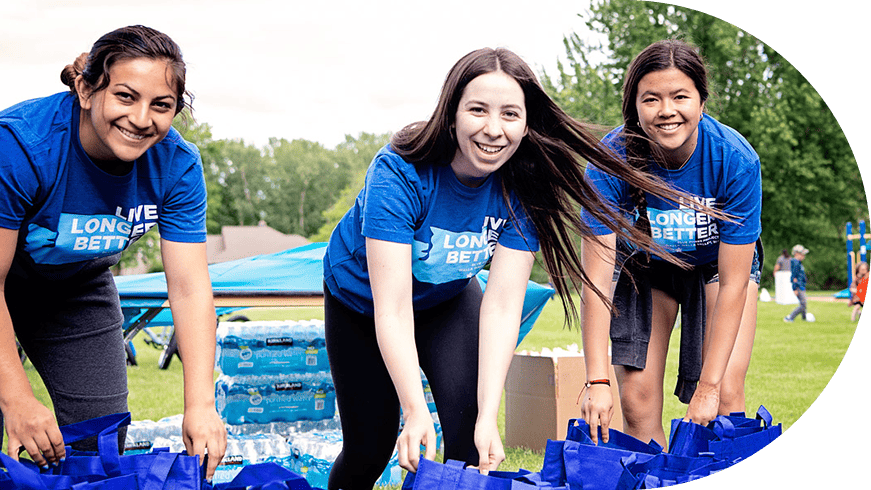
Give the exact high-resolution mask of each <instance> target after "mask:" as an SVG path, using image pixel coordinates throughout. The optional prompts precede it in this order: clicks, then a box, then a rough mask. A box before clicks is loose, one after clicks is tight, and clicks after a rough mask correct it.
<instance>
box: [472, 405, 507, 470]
mask: <svg viewBox="0 0 871 490" xmlns="http://www.w3.org/2000/svg"><path fill="white" fill-rule="evenodd" d="M475 447H476V448H477V449H478V459H479V461H478V471H480V472H481V474H482V475H486V474H488V473H489V472H491V471H496V469H497V468H499V465H500V464H502V462H503V461H505V449H504V448H503V447H502V438H500V437H499V428H498V427H497V425H496V420H495V419H492V418H489V417H488V418H487V419H486V420H484V419H481V418H478V420H477V422H475Z"/></svg>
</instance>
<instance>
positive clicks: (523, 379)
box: [505, 354, 623, 450]
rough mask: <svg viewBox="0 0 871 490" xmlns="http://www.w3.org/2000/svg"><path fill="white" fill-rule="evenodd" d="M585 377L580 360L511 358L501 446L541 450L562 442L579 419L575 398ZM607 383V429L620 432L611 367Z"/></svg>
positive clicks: (519, 355)
mask: <svg viewBox="0 0 871 490" xmlns="http://www.w3.org/2000/svg"><path fill="white" fill-rule="evenodd" d="M609 361H610V359H609ZM586 373H587V369H586V366H585V365H584V357H583V356H577V355H575V356H563V357H546V356H530V355H525V354H515V355H514V358H513V359H512V360H511V367H510V368H509V369H508V377H507V379H506V381H505V445H506V446H509V447H526V448H529V449H535V450H541V449H544V447H545V445H546V444H547V440H548V439H553V440H564V439H565V438H566V431H567V428H568V423H569V419H574V418H580V416H581V406H580V404H579V402H578V395H579V394H580V393H581V389H583V387H584V382H586V380H587V374H586ZM610 379H611V392H612V394H613V395H614V415H613V417H612V418H611V428H612V429H617V430H620V431H622V430H623V416H622V412H621V411H620V394H619V392H618V390H617V377H616V376H615V375H614V367H613V366H611V368H610Z"/></svg>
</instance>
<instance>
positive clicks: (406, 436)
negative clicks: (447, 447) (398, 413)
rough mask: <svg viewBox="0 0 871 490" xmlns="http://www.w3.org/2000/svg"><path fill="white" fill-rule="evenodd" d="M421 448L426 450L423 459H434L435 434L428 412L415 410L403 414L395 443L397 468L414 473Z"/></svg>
mask: <svg viewBox="0 0 871 490" xmlns="http://www.w3.org/2000/svg"><path fill="white" fill-rule="evenodd" d="M424 408H426V407H424ZM421 446H424V447H425V448H426V452H425V453H424V458H426V459H428V460H430V461H432V460H433V459H435V455H436V449H437V448H436V433H435V425H433V421H432V415H430V414H429V410H422V411H421V410H417V411H413V412H409V413H407V414H405V425H404V426H403V427H402V432H401V433H400V434H399V439H397V441H396V452H397V456H398V458H399V466H401V467H402V468H404V469H406V470H408V471H411V472H412V473H416V472H417V464H418V462H419V461H420V447H421Z"/></svg>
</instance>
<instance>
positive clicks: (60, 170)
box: [0, 26, 226, 477]
mask: <svg viewBox="0 0 871 490" xmlns="http://www.w3.org/2000/svg"><path fill="white" fill-rule="evenodd" d="M61 80H62V81H63V82H64V83H65V84H66V85H67V86H68V87H69V88H70V91H69V92H67V93H59V94H56V95H53V96H49V97H45V98H40V99H34V100H29V101H25V102H22V103H20V104H17V105H15V106H13V107H10V108H8V109H6V110H3V111H0V149H2V150H0V167H2V172H0V203H2V206H0V285H2V286H3V292H4V294H2V295H0V379H2V380H3V381H2V383H0V411H2V415H3V417H4V418H5V427H6V433H7V434H8V436H9V438H8V445H9V454H10V455H11V456H12V457H13V458H15V457H17V456H18V452H19V448H23V449H25V450H26V451H27V452H28V453H29V454H30V456H31V458H32V459H33V461H34V462H36V463H38V464H40V465H46V464H47V463H56V462H58V461H59V460H61V459H63V457H64V455H65V449H64V441H63V438H62V436H61V433H60V431H59V429H58V424H60V425H67V424H71V423H76V422H81V421H84V420H88V419H92V418H95V417H98V416H102V415H108V414H113V413H118V412H126V411H127V370H126V357H125V350H124V342H123V336H122V333H121V332H122V331H121V325H122V323H123V317H122V314H121V308H120V304H119V298H118V292H117V290H116V289H115V282H114V280H113V278H112V273H111V271H110V270H109V268H110V267H111V266H113V265H114V264H116V263H117V262H118V260H119V257H120V254H121V252H122V251H123V250H124V249H126V248H127V247H128V246H129V245H130V244H131V243H133V242H134V241H136V240H137V239H139V238H140V237H141V236H142V235H143V234H144V233H145V232H147V231H148V230H149V229H150V228H152V227H153V226H159V227H160V236H161V253H162V256H163V265H164V268H165V270H166V282H167V289H168V293H169V299H170V302H171V309H172V315H173V321H174V323H175V326H176V332H177V333H178V341H179V352H180V355H181V356H182V358H183V359H184V398H185V399H184V407H185V409H184V421H183V425H182V432H183V434H182V436H183V438H184V441H185V446H186V448H187V450H188V452H189V453H190V454H197V455H199V456H201V457H203V456H204V454H205V452H208V453H209V456H210V458H209V467H208V468H207V476H209V477H211V475H212V474H213V472H214V470H215V467H216V466H217V464H218V463H219V462H220V461H221V458H222V457H223V455H224V450H225V447H226V431H225V430H224V426H223V423H222V422H221V419H220V417H219V416H218V414H217V412H216V411H215V398H214V381H213V369H214V353H215V307H214V303H213V300H212V290H211V282H210V280H209V273H208V267H207V262H206V246H205V241H206V228H205V215H206V191H205V182H204V180H203V169H202V163H201V161H200V154H199V151H198V150H197V148H196V147H195V146H194V145H192V144H190V143H188V142H186V141H185V140H183V139H182V137H181V136H180V135H179V134H178V132H177V131H175V130H174V129H172V121H173V118H174V117H175V116H176V115H177V114H178V113H179V112H181V110H182V109H183V108H184V106H185V105H186V101H185V65H184V61H183V60H182V57H181V51H180V50H179V48H178V46H177V45H176V44H175V42H173V41H172V39H170V38H169V37H168V36H166V35H165V34H163V33H160V32H158V31H155V30H153V29H150V28H147V27H143V26H131V27H125V28H121V29H118V30H115V31H112V32H110V33H108V34H106V35H104V36H103V37H101V38H100V39H99V40H98V41H97V42H96V43H95V44H94V46H93V48H92V49H91V52H90V53H87V54H83V55H82V56H80V57H79V58H78V59H77V60H76V61H75V62H74V63H73V64H71V65H68V66H67V67H65V68H64V69H63V71H62V72H61ZM16 337H17V338H18V341H19V342H20V344H21V346H22V347H23V348H24V351H25V353H26V354H27V357H28V358H29V359H30V361H31V362H32V363H33V365H34V367H36V369H37V371H38V372H39V375H40V377H41V378H42V379H43V381H44V382H45V385H46V388H47V390H48V393H49V395H50V396H51V399H52V402H53V404H54V408H55V415H56V417H57V420H56V421H55V417H53V416H52V414H51V412H50V411H49V410H48V408H46V407H45V406H43V405H42V404H40V403H39V401H37V400H36V398H35V397H34V395H33V392H32V390H31V389H30V384H29V382H28V380H27V376H26V375H25V373H24V369H23V368H22V366H21V362H20V360H19V357H18V354H17V352H16V348H15V338H16ZM123 433H124V431H121V433H120V434H119V436H121V437H123ZM0 436H2V433H0ZM92 439H93V438H92ZM73 446H74V447H75V448H77V449H95V448H96V442H95V441H94V440H90V441H84V442H83V443H75V444H73ZM122 447H123V445H122Z"/></svg>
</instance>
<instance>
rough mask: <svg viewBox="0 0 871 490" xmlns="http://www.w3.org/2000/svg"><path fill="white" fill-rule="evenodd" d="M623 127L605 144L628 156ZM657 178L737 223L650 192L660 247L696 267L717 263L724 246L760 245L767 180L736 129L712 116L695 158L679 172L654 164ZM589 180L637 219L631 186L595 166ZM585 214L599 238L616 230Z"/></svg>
mask: <svg viewBox="0 0 871 490" xmlns="http://www.w3.org/2000/svg"><path fill="white" fill-rule="evenodd" d="M622 130H623V127H622V126H621V127H619V128H617V129H615V130H613V131H612V132H611V133H609V134H608V135H607V136H605V138H604V139H603V140H602V141H603V142H604V143H605V144H606V145H608V146H609V147H610V148H612V149H614V150H615V151H616V152H618V153H619V154H621V155H625V147H624V145H623V143H622V138H621V137H620V133H621V132H622ZM649 168H650V171H651V173H652V174H654V175H657V176H659V177H660V178H662V179H663V180H664V181H666V182H667V183H669V184H671V185H672V186H673V187H675V188H677V189H681V190H683V191H686V192H688V193H690V194H691V195H693V196H695V200H697V201H698V202H701V203H704V204H705V205H707V206H709V207H714V208H717V209H721V210H722V211H724V212H726V213H728V214H729V215H731V216H733V217H735V218H734V221H731V222H730V221H726V220H718V219H713V218H710V217H709V216H708V215H706V214H704V213H702V212H699V211H695V208H694V206H692V204H690V205H686V203H682V204H681V205H677V204H675V203H672V202H670V201H665V200H662V199H659V198H657V197H655V196H652V195H650V194H647V213H648V216H649V217H650V227H651V233H652V236H653V239H654V240H655V241H656V243H658V244H660V245H662V246H663V247H665V249H666V250H668V251H670V252H672V253H674V254H675V255H676V256H677V257H679V258H681V259H683V260H685V261H687V262H688V263H689V264H692V265H700V264H707V263H710V262H712V261H714V260H716V259H717V254H718V252H719V247H720V242H723V243H728V244H730V245H744V244H748V243H753V242H755V241H756V240H757V239H758V238H759V235H760V233H761V232H762V222H761V218H760V213H761V211H762V176H761V170H760V169H761V167H760V164H759V156H758V155H757V154H756V152H755V151H754V150H753V148H752V147H751V146H750V144H749V143H748V142H747V140H745V139H744V137H743V136H741V135H740V134H738V132H737V131H735V130H734V129H732V128H730V127H728V126H726V125H724V124H721V123H720V122H718V121H717V120H715V119H714V118H712V117H710V116H708V115H707V114H706V115H705V116H704V117H703V118H702V121H701V122H700V123H699V131H698V143H697V144H696V149H695V151H694V152H693V154H692V156H691V157H690V159H689V160H688V161H687V162H686V164H684V166H683V167H681V168H680V169H677V170H667V169H665V168H663V167H661V166H659V165H658V164H656V163H655V162H651V163H650V165H649ZM587 178H588V179H589V181H590V182H591V184H592V185H594V186H595V187H596V188H597V189H598V190H599V192H600V193H601V194H602V196H603V197H604V198H605V200H607V201H609V202H611V203H614V204H616V205H617V207H618V208H619V209H621V210H623V212H625V213H626V216H627V217H630V218H635V216H632V213H635V211H634V209H635V204H634V203H633V201H632V196H631V194H630V188H629V185H628V184H626V182H624V181H623V180H621V179H619V178H617V177H613V176H611V175H609V174H607V173H605V172H603V171H601V170H599V169H598V168H596V167H595V166H594V165H592V164H590V165H588V166H587ZM582 216H583V217H584V220H585V222H586V223H587V224H589V225H590V226H591V227H592V229H593V232H594V233H595V234H597V235H606V234H610V233H612V231H611V230H610V229H609V228H608V227H607V226H605V225H604V224H602V223H600V222H598V221H597V220H595V219H594V218H593V217H592V216H590V215H589V214H588V213H586V212H585V211H582Z"/></svg>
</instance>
